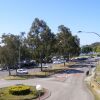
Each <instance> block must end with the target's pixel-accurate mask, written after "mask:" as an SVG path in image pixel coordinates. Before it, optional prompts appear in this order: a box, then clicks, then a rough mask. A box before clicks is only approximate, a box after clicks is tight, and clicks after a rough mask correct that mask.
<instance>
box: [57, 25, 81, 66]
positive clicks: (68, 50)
mask: <svg viewBox="0 0 100 100" xmlns="http://www.w3.org/2000/svg"><path fill="white" fill-rule="evenodd" d="M58 31H59V32H58V33H57V41H58V42H57V46H58V52H59V54H60V55H63V56H64V58H65V57H67V58H68V59H69V57H70V56H71V55H76V54H78V53H79V51H80V49H79V48H80V47H79V39H78V38H77V36H72V33H71V31H70V29H69V28H67V27H65V26H64V25H60V26H58ZM64 65H65V64H64Z"/></svg>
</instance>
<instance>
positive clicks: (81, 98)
mask: <svg viewBox="0 0 100 100" xmlns="http://www.w3.org/2000/svg"><path fill="white" fill-rule="evenodd" d="M86 70H87V68H86V67H84V68H73V69H72V70H69V71H67V72H63V73H60V74H56V75H54V76H52V77H51V78H42V79H41V78H35V79H29V80H19V81H18V80H14V81H7V80H0V87H5V86H10V85H14V84H27V85H37V84H40V85H42V86H43V87H44V88H47V89H48V90H49V91H50V92H51V96H50V97H49V98H47V99H46V100H94V96H93V95H92V93H91V92H90V91H89V90H88V89H87V87H86V85H85V82H84V78H85V72H86ZM7 100H8V99H7Z"/></svg>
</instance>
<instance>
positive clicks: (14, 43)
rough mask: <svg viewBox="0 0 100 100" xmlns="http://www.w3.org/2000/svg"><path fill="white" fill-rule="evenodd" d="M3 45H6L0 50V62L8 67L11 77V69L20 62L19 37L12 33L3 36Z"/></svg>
mask: <svg viewBox="0 0 100 100" xmlns="http://www.w3.org/2000/svg"><path fill="white" fill-rule="evenodd" d="M2 43H3V44H4V45H3V46H2V47H1V48H0V62H1V64H3V65H6V66H7V67H8V70H9V75H11V72H10V68H11V67H13V66H14V65H15V64H16V62H17V61H18V45H19V37H18V36H15V35H13V34H10V33H9V34H3V35H2Z"/></svg>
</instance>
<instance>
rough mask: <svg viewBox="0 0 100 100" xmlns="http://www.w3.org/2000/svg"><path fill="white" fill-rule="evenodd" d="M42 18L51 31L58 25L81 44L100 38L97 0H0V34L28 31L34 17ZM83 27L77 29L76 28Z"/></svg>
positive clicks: (99, 1) (99, 9) (55, 30)
mask: <svg viewBox="0 0 100 100" xmlns="http://www.w3.org/2000/svg"><path fill="white" fill-rule="evenodd" d="M36 17H37V18H39V19H42V20H44V21H45V22H46V23H47V25H48V26H49V27H50V29H51V30H52V32H54V33H57V32H58V26H59V25H65V26H66V27H68V28H70V30H71V32H72V34H73V35H78V37H79V38H80V44H81V45H87V44H91V43H94V42H100V37H98V36H96V35H95V34H92V33H85V32H96V33H98V34H100V0H0V35H2V34H3V33H12V34H17V35H19V34H20V32H26V34H27V33H28V32H29V30H30V27H31V24H32V22H33V21H34V18H36ZM80 30H81V31H84V32H83V33H77V31H80Z"/></svg>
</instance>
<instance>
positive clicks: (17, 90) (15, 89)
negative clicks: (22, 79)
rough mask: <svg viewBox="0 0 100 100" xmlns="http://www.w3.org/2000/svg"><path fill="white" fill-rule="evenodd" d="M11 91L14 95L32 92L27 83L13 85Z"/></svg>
mask: <svg viewBox="0 0 100 100" xmlns="http://www.w3.org/2000/svg"><path fill="white" fill-rule="evenodd" d="M9 93H10V94H12V95H27V94H29V93H30V87H29V86H25V85H18V86H17V85H16V86H11V87H10V88H9Z"/></svg>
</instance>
